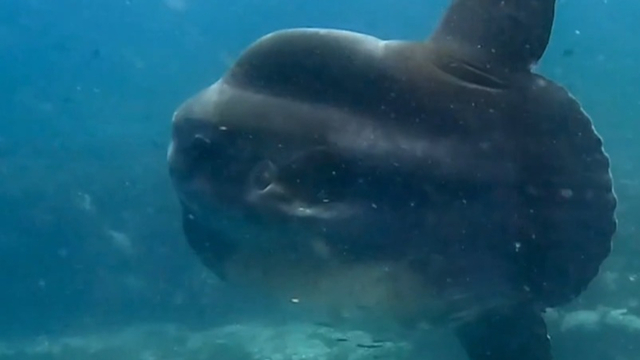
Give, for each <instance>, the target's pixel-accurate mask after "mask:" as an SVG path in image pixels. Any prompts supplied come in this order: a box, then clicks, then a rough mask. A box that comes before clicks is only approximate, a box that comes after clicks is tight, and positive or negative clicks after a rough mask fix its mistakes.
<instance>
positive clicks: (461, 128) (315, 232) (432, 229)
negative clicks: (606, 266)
mask: <svg viewBox="0 0 640 360" xmlns="http://www.w3.org/2000/svg"><path fill="white" fill-rule="evenodd" d="M554 11H555V2H554V1H551V0H539V1H536V0H532V1H526V2H521V1H517V2H516V1H514V2H509V1H507V2H504V1H498V0H455V1H453V2H452V4H451V6H450V8H449V10H448V11H447V13H446V14H445V16H444V18H443V20H442V22H441V24H440V26H439V27H438V29H437V30H436V31H435V32H434V34H432V36H431V37H430V38H429V39H428V40H427V41H425V42H408V41H398V40H393V41H383V40H380V39H377V38H375V37H372V36H369V35H365V34H359V33H354V32H348V31H341V30H333V29H288V30H282V31H278V32H275V33H272V34H269V35H267V36H265V37H263V38H261V39H259V40H258V41H256V42H255V43H254V44H252V45H251V46H250V47H249V48H247V49H246V50H245V52H244V53H243V54H242V55H241V56H240V58H239V59H238V60H237V61H236V62H235V63H234V64H233V66H232V67H231V68H230V69H229V70H228V72H227V73H226V74H225V75H224V76H223V77H222V78H221V79H220V80H219V81H217V82H216V83H214V84H213V85H212V86H210V87H208V88H206V89H204V90H202V91H201V92H200V93H198V94H196V95H195V96H193V97H192V98H191V99H189V100H187V101H186V102H185V103H184V104H182V105H181V106H180V108H179V109H178V110H177V111H176V113H175V114H174V117H173V123H172V130H173V132H172V142H171V145H170V147H169V151H168V162H169V171H170V175H171V178H172V181H173V184H174V188H175V190H176V193H177V194H178V198H179V201H180V203H181V206H182V212H183V214H182V216H183V227H184V233H185V237H186V239H187V241H188V243H189V245H190V246H191V247H192V248H193V249H194V251H195V252H196V254H197V255H198V256H199V258H200V259H201V261H202V262H203V263H204V264H205V265H206V266H207V267H209V268H210V269H211V270H212V271H214V272H215V273H216V274H217V275H218V276H220V277H221V278H223V279H225V280H226V281H228V282H231V283H238V284H244V285H247V286H251V287H254V288H256V289H261V290H262V291H264V294H270V295H271V296H276V297H281V298H282V299H283V301H294V302H295V303H296V304H300V305H303V306H307V305H308V306H310V307H311V308H323V309H326V310H327V311H329V312H331V313H337V314H340V316H343V317H347V318H348V317H352V316H365V317H371V318H374V317H388V318H392V319H395V320H398V321H400V322H403V323H411V322H428V323H431V324H434V325H440V326H448V327H451V328H452V329H453V331H454V332H455V333H456V335H457V336H458V338H459V339H460V341H461V344H462V346H463V347H464V348H465V350H466V351H467V353H468V355H469V357H470V358H471V359H472V360H503V359H524V360H550V359H552V356H551V344H550V342H549V339H548V337H547V330H546V325H545V323H544V320H543V319H542V317H541V313H542V311H543V310H544V309H545V308H546V307H552V306H559V305H562V304H565V303H567V302H569V301H571V300H572V299H574V298H575V297H576V296H578V295H579V294H580V293H581V292H582V291H583V290H584V289H585V288H586V287H587V286H588V284H589V283H590V281H591V280H592V279H593V278H594V277H595V276H596V275H597V273H598V270H599V267H600V265H601V263H602V261H604V259H605V258H606V257H607V256H608V255H609V252H610V250H611V238H612V236H613V234H614V233H615V231H616V227H617V223H616V219H615V208H616V203H617V201H616V198H615V195H614V192H613V188H612V179H611V174H610V169H609V168H610V164H609V159H608V157H607V155H606V153H605V152H604V150H603V146H602V140H601V139H600V137H599V136H598V135H597V133H596V132H595V130H594V129H593V126H592V123H591V120H590V119H589V117H588V116H587V115H586V114H585V112H584V111H583V110H582V108H581V106H580V104H579V103H578V102H577V101H576V100H575V99H574V98H573V97H572V96H571V95H570V94H569V93H568V92H567V91H566V90H565V89H563V88H562V87H561V86H560V85H558V84H555V83H554V82H552V81H551V80H548V79H546V78H545V77H543V76H541V75H538V74H534V73H533V72H532V71H531V68H532V66H533V65H535V63H536V62H537V61H538V60H539V59H540V58H541V56H542V55H543V53H544V50H545V48H546V46H547V43H548V41H549V37H550V34H551V26H552V23H553V17H554ZM505 334H509V336H505Z"/></svg>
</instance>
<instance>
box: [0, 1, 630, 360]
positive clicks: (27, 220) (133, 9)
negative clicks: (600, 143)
mask: <svg viewBox="0 0 640 360" xmlns="http://www.w3.org/2000/svg"><path fill="white" fill-rule="evenodd" d="M448 3H449V1H448V0H428V1H427V0H349V1H344V0H340V1H338V0H323V1H310V0H234V1H221V0H4V1H2V2H1V3H0V94H1V95H2V96H0V360H4V359H89V358H91V359H122V360H127V359H157V360H160V359H203V360H204V359H216V360H226V359H283V360H284V359H302V358H307V359H429V358H434V359H436V358H437V359H448V358H450V359H464V358H465V357H464V356H463V354H462V352H461V350H460V349H459V348H458V346H459V345H457V343H456V342H455V340H453V339H451V338H449V337H448V335H446V334H441V333H439V332H433V331H432V332H429V331H426V332H425V333H424V334H419V335H416V334H405V335H406V336H397V337H396V338H394V339H384V341H378V340H379V339H375V338H372V337H371V336H370V335H369V334H366V333H362V332H358V331H351V330H349V331H347V330H344V331H343V330H338V329H331V328H328V327H326V326H323V325H322V324H317V323H314V322H307V323H305V322H300V323H291V322H287V321H282V320H283V319H285V318H286V317H287V316H289V315H282V316H279V315H276V314H277V312H275V311H273V309H274V305H272V304H269V303H268V302H267V301H261V299H259V298H258V299H257V298H255V296H254V295H252V294H247V293H243V292H242V291H240V290H237V289H231V288H229V287H226V286H224V285H223V284H221V283H220V282H219V281H218V280H217V279H216V278H215V277H214V276H213V275H211V274H210V273H209V272H208V271H207V270H206V269H205V268H204V267H203V266H202V265H201V264H200V263H199V261H198V260H197V258H196V257H195V255H194V254H193V253H192V252H191V250H190V249H189V248H188V247H187V244H186V242H185V241H184V239H183V235H182V233H181V227H180V212H179V207H178V204H177V201H176V198H175V195H174V192H173V190H172V189H171V186H170V181H169V177H168V172H167V165H166V152H167V150H166V148H167V145H168V141H169V138H170V121H171V116H172V113H173V111H174V110H175V109H176V107H177V106H178V105H179V104H180V103H181V102H182V101H183V100H185V99H186V98H187V97H189V96H191V95H192V94H193V93H195V92H196V91H198V90H200V89H202V88H203V87H205V86H208V85H210V84H211V83H213V82H214V81H215V80H216V79H217V78H218V77H220V76H221V75H222V74H223V72H224V71H225V69H226V68H227V67H228V66H229V65H230V64H231V63H232V62H233V60H234V58H235V57H237V56H238V54H239V53H240V52H241V51H242V50H243V49H244V48H245V47H247V46H248V45H249V44H250V43H251V42H253V41H254V40H256V39H257V38H258V37H260V36H262V35H265V34H267V33H269V32H271V31H274V30H278V29H282V28H290V27H309V26H312V27H331V28H342V29H348V30H354V31H359V32H365V33H369V34H372V35H374V36H377V37H380V38H384V39H391V38H400V39H414V40H421V39H424V38H426V37H427V36H428V34H429V33H430V31H431V30H432V29H433V28H434V27H435V26H436V24H437V21H438V19H439V18H440V16H441V14H442V12H443V10H444V9H445V6H446V5H447V4H448ZM639 17H640V2H637V1H635V0H564V1H563V0H559V1H558V5H557V16H556V22H555V26H554V31H553V35H552V40H551V44H550V46H549V48H548V50H547V52H546V54H545V56H544V58H543V61H542V62H541V63H540V64H539V66H538V68H537V71H538V72H541V73H543V74H544V75H546V76H548V77H550V78H552V79H553V80H555V81H557V82H559V83H561V84H563V85H564V86H566V87H567V88H568V89H569V90H570V91H571V92H572V93H573V95H575V96H576V97H577V98H578V100H579V101H580V102H581V103H582V105H583V106H584V108H585V110H586V111H587V112H588V113H589V115H590V116H591V117H592V119H593V121H594V124H595V126H596V129H597V130H598V132H599V133H600V134H601V135H602V137H603V138H604V141H605V146H606V150H607V152H608V153H609V155H610V156H611V159H612V164H613V175H614V179H615V186H616V192H617V195H618V198H619V203H620V205H619V211H618V218H619V221H620V224H619V231H618V234H617V236H616V239H615V243H614V252H613V254H612V255H611V256H610V258H609V259H608V260H607V261H606V263H605V265H604V266H603V268H602V271H601V273H600V276H599V277H598V278H597V279H596V280H595V281H594V282H593V283H592V285H591V286H590V288H589V290H588V291H587V292H586V293H584V294H583V295H582V296H581V297H580V298H579V299H578V300H577V301H575V302H574V303H573V304H571V305H570V306H568V307H564V308H561V309H556V310H554V311H552V312H550V313H549V314H548V319H549V322H550V330H551V333H552V336H553V337H554V347H555V351H556V353H557V354H558V359H598V360H608V359H612V360H613V359H616V360H627V359H628V360H634V359H640V241H638V236H640V233H639V230H638V228H637V226H638V224H640V221H639V220H640V219H639V218H640V161H639V160H638V159H640V141H638V139H640V90H639V89H640V85H639V84H640V66H639V64H640V41H638V32H639V31H640V24H638V18H639ZM256 319H258V320H256ZM296 324H297V325H296ZM372 342H373V343H375V344H380V346H378V345H375V346H373V345H365V344H370V343H372Z"/></svg>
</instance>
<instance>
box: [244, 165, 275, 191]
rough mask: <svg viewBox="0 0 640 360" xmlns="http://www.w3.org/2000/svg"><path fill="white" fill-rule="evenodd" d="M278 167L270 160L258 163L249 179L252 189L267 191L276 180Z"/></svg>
mask: <svg viewBox="0 0 640 360" xmlns="http://www.w3.org/2000/svg"><path fill="white" fill-rule="evenodd" d="M277 173H278V169H277V168H276V166H275V165H274V164H273V163H272V162H271V161H269V160H265V161H262V162H260V163H259V164H258V165H256V166H255V167H254V168H253V170H252V171H251V174H250V175H249V181H250V185H251V188H252V189H255V190H258V191H265V190H266V189H267V188H268V187H269V186H270V185H271V184H273V183H274V182H275V180H276V176H277Z"/></svg>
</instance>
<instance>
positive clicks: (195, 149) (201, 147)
mask: <svg viewBox="0 0 640 360" xmlns="http://www.w3.org/2000/svg"><path fill="white" fill-rule="evenodd" d="M210 149H211V141H210V140H209V139H207V138H205V137H204V136H203V135H201V134H197V135H196V136H194V137H193V139H192V140H191V142H190V143H189V151H190V152H191V154H192V155H194V156H195V157H200V156H202V155H204V154H205V153H207V152H208V151H209V150H210Z"/></svg>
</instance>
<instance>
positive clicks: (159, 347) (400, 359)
mask: <svg viewBox="0 0 640 360" xmlns="http://www.w3.org/2000/svg"><path fill="white" fill-rule="evenodd" d="M547 322H548V323H549V328H550V333H551V336H552V339H553V342H554V347H555V352H556V354H557V359H558V360H563V359H583V360H591V359H594V360H595V359H598V360H636V359H640V317H638V316H636V315H633V314H631V313H629V312H627V311H626V310H624V309H610V308H600V309H595V310H579V311H573V312H557V311H552V312H550V313H548V314H547ZM418 333H419V334H418ZM413 334H414V335H412V336H407V337H405V338H404V339H403V338H402V336H398V337H395V338H394V339H391V338H377V337H376V336H375V335H373V334H370V333H367V332H363V331H356V330H338V329H334V328H330V327H328V326H326V325H321V324H311V323H303V322H291V323H287V324H279V325H273V324H269V325H267V324H260V323H253V324H250V323H245V324H233V325H226V326H222V327H215V328H210V329H198V330H195V329H188V328H186V327H183V326H179V325H175V324H145V325H138V326H132V327H127V328H119V329H112V330H109V331H104V332H100V333H92V334H81V335H67V336H62V337H54V336H51V337H49V336H41V337H38V338H35V339H23V340H20V341H14V342H11V343H7V342H5V343H2V344H1V345H0V359H1V360H32V359H34V360H35V359H38V360H44V359H47V360H53V359H56V360H58V359H59V360H81V359H82V360H84V359H92V360H302V359H313V360H369V359H372V360H373V359H381V360H382V359H389V360H418V359H420V360H428V359H452V360H454V359H465V357H464V354H463V353H462V351H461V349H460V348H459V346H458V345H457V344H456V342H455V339H454V338H453V337H452V336H451V334H450V333H449V332H447V331H441V330H423V331H420V332H413Z"/></svg>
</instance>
